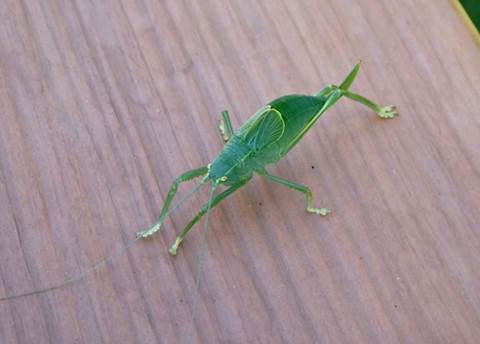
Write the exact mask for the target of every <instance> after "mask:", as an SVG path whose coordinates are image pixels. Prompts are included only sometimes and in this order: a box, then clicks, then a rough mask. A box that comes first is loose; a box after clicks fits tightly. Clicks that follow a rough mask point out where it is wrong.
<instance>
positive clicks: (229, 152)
mask: <svg viewBox="0 0 480 344" xmlns="http://www.w3.org/2000/svg"><path fill="white" fill-rule="evenodd" d="M254 155H255V152H254V151H253V149H252V148H251V147H250V146H249V145H248V144H247V143H245V142H244V141H243V140H242V139H241V138H240V137H238V136H235V135H234V136H232V137H231V138H230V140H229V141H228V142H227V143H226V144H225V146H224V147H223V149H222V151H221V152H220V153H219V154H218V156H217V157H216V158H215V160H213V162H212V163H211V165H210V171H209V174H208V176H209V178H210V179H212V180H218V179H220V178H224V179H225V177H226V179H225V184H227V185H228V184H233V183H235V182H238V181H240V180H245V179H249V178H251V176H252V172H253V171H254V169H255V168H256V164H254V159H253V157H254Z"/></svg>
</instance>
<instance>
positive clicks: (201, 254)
mask: <svg viewBox="0 0 480 344" xmlns="http://www.w3.org/2000/svg"><path fill="white" fill-rule="evenodd" d="M216 189H217V184H215V183H213V184H212V191H211V192H210V199H209V200H208V206H207V216H206V218H205V226H204V227H203V236H202V240H201V242H200V252H199V253H198V258H197V266H196V268H195V270H196V271H195V290H194V291H193V305H192V325H191V326H190V331H189V335H188V337H187V338H188V341H187V343H191V342H192V339H193V330H194V328H195V318H196V316H197V308H198V293H199V289H200V274H201V272H202V266H203V261H204V256H205V244H206V242H207V236H208V227H209V226H208V223H209V221H210V210H211V209H212V199H213V195H214V193H215V190H216Z"/></svg>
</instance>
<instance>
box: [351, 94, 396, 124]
mask: <svg viewBox="0 0 480 344" xmlns="http://www.w3.org/2000/svg"><path fill="white" fill-rule="evenodd" d="M343 94H344V96H345V97H347V98H350V99H352V100H355V101H356V102H359V103H361V104H363V105H365V106H368V107H369V108H370V109H372V110H373V111H375V113H376V114H377V115H378V116H379V117H380V118H393V117H395V115H397V111H396V109H395V106H393V105H387V106H384V107H381V106H379V105H378V104H377V103H375V102H373V101H371V100H370V99H367V98H365V97H363V96H361V95H359V94H356V93H353V92H350V91H344V92H343Z"/></svg>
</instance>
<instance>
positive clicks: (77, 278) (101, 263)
mask: <svg viewBox="0 0 480 344" xmlns="http://www.w3.org/2000/svg"><path fill="white" fill-rule="evenodd" d="M205 182H206V180H202V181H201V182H200V183H199V184H198V185H197V186H195V188H194V189H193V190H192V191H190V192H189V193H188V194H186V195H185V196H184V197H182V198H181V199H180V200H179V201H178V202H177V203H176V204H174V205H173V206H172V207H171V208H170V209H169V210H168V212H167V213H166V215H165V217H166V216H167V215H170V214H171V213H173V212H174V211H175V210H176V209H178V208H179V207H180V206H181V205H182V204H183V203H185V202H186V201H187V200H188V199H189V198H190V197H191V196H192V195H193V194H194V193H196V192H197V191H198V190H200V188H201V187H202V186H204V185H205ZM139 239H142V237H136V238H135V239H132V240H130V241H128V242H127V243H126V244H125V245H123V246H122V247H120V248H119V249H117V250H116V251H114V252H113V253H112V254H111V255H109V256H107V257H105V258H103V259H102V260H100V261H98V262H97V263H95V264H94V265H93V266H91V267H90V268H88V269H87V270H85V271H83V272H81V273H80V274H78V275H77V276H74V277H71V278H69V279H67V280H65V282H63V283H60V284H57V285H54V286H51V287H47V288H42V289H37V290H34V291H30V292H27V293H22V294H16V295H10V296H4V297H0V302H2V301H7V300H13V299H18V298H20V297H25V296H31V295H36V294H43V293H46V292H49V291H52V290H56V289H60V288H63V287H66V286H68V285H70V284H73V283H76V282H80V281H81V280H83V279H84V278H85V277H87V276H89V275H91V274H92V273H94V272H95V271H97V270H99V269H100V268H101V267H103V266H104V265H106V264H107V263H109V262H111V261H112V260H114V259H116V258H118V257H120V256H121V255H122V254H123V253H125V252H126V251H128V250H129V249H130V248H131V247H132V246H133V245H134V244H135V243H136V242H137V241H138V240H139Z"/></svg>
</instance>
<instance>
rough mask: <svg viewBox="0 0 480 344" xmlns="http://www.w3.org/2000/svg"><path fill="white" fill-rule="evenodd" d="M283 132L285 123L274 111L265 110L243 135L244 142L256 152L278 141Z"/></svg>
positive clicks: (270, 109) (278, 113)
mask: <svg viewBox="0 0 480 344" xmlns="http://www.w3.org/2000/svg"><path fill="white" fill-rule="evenodd" d="M284 131H285V122H284V120H283V118H282V115H281V114H280V112H279V111H278V110H276V109H272V108H269V109H266V110H265V112H264V113H263V114H262V115H261V116H259V117H258V118H257V119H256V121H255V122H254V123H253V124H252V125H251V127H250V128H249V130H248V131H247V132H246V133H245V134H244V137H243V139H244V141H245V142H246V143H247V144H248V145H249V146H250V147H251V148H252V149H253V150H254V151H258V150H260V149H262V148H264V147H266V146H268V145H269V144H271V143H274V142H275V141H277V140H279V139H280V138H281V137H282V135H283V132H284Z"/></svg>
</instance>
